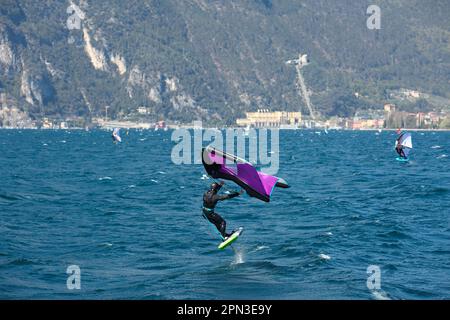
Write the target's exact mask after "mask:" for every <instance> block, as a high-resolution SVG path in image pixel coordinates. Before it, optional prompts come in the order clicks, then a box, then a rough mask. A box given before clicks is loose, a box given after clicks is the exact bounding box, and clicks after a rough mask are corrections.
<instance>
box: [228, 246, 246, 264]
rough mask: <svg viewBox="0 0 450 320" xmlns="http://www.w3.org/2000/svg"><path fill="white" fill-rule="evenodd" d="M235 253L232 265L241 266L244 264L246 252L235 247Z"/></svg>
mask: <svg viewBox="0 0 450 320" xmlns="http://www.w3.org/2000/svg"><path fill="white" fill-rule="evenodd" d="M232 248H233V251H234V260H233V262H232V263H231V264H232V265H236V264H241V263H244V262H245V260H244V250H243V249H237V248H235V247H232Z"/></svg>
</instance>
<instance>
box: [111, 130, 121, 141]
mask: <svg viewBox="0 0 450 320" xmlns="http://www.w3.org/2000/svg"><path fill="white" fill-rule="evenodd" d="M119 131H120V128H114V130H113V133H112V135H111V137H112V139H113V142H114V143H116V142H122V138H121V137H120V134H119Z"/></svg>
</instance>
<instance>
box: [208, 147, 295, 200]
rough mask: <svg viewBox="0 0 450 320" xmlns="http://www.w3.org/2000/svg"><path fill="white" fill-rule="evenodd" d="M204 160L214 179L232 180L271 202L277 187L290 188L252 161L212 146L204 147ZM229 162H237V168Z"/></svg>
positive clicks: (252, 194)
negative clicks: (257, 168) (260, 169)
mask: <svg viewBox="0 0 450 320" xmlns="http://www.w3.org/2000/svg"><path fill="white" fill-rule="evenodd" d="M202 162H203V166H204V167H205V170H206V172H207V173H208V174H209V175H210V176H211V177H212V178H214V179H225V180H231V181H233V182H235V183H236V184H238V185H239V186H240V187H241V188H243V189H244V190H245V191H246V192H247V194H248V195H250V196H251V197H255V198H258V199H260V200H262V201H265V202H269V201H270V196H271V194H272V192H273V189H274V188H275V187H280V188H289V185H288V184H287V183H286V181H284V180H283V179H281V178H278V177H275V176H271V175H268V174H265V173H262V172H259V171H257V170H256V169H255V167H253V165H252V164H251V163H250V162H247V161H245V160H244V159H241V158H238V157H236V156H234V155H231V154H228V153H225V152H223V151H220V150H217V149H215V148H213V147H211V146H208V147H206V148H203V149H202ZM227 162H228V164H230V163H231V164H236V168H234V167H231V166H230V165H227Z"/></svg>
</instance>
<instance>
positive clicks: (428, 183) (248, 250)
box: [0, 130, 450, 299]
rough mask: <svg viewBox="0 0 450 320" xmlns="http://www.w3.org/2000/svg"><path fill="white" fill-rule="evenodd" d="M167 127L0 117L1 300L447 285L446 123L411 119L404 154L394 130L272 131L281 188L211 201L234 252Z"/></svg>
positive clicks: (326, 294)
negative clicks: (263, 196)
mask: <svg viewBox="0 0 450 320" xmlns="http://www.w3.org/2000/svg"><path fill="white" fill-rule="evenodd" d="M170 135H171V132H170V131H169V132H161V131H157V132H154V131H142V132H139V131H130V133H129V135H124V134H123V140H124V142H123V143H122V144H119V145H114V144H112V142H111V139H110V132H106V131H90V132H86V131H38V130H23V131H18V130H0V177H1V180H0V298H2V299H382V298H390V299H449V298H450V223H449V214H450V210H449V207H450V170H449V169H450V157H449V156H450V133H449V132H423V133H421V132H413V143H414V147H415V149H414V150H413V153H412V160H411V161H410V162H409V163H400V162H397V161H395V153H394V151H393V144H394V140H395V133H394V132H382V133H380V134H378V133H376V132H355V131H330V132H329V134H325V133H323V132H322V133H321V134H320V135H319V134H317V133H315V132H314V131H283V132H281V134H280V170H279V173H278V175H279V176H281V177H283V178H285V179H286V180H287V181H288V183H289V184H290V185H291V188H290V189H276V190H275V191H274V194H273V197H272V201H271V202H270V203H264V202H261V201H259V200H256V199H255V198H249V197H248V196H243V197H240V198H237V199H233V200H229V201H227V202H224V203H222V204H221V205H220V206H219V207H218V212H220V213H221V214H222V215H223V216H224V217H225V218H226V219H227V221H228V224H229V225H230V227H231V228H234V227H238V226H243V227H244V228H245V232H244V234H243V235H242V237H240V238H239V240H238V242H237V243H236V245H235V249H236V251H233V250H232V249H230V248H229V249H227V250H225V251H220V250H217V249H216V246H217V245H218V243H219V239H218V238H217V235H216V234H215V233H213V232H212V231H211V227H210V226H209V225H208V224H207V223H206V221H205V220H204V219H203V218H202V217H201V213H200V206H201V198H202V193H203V192H204V190H205V188H206V186H208V185H209V184H210V182H211V180H202V179H201V178H202V175H203V174H204V170H203V167H202V166H201V165H174V164H172V162H171V160H170V154H171V150H172V147H173V146H174V143H173V142H172V141H171V139H170ZM69 265H78V266H79V267H80V268H81V290H68V289H67V287H66V280H67V277H68V275H67V274H66V268H67V267H68V266H69ZM369 265H376V266H379V268H380V270H381V278H380V279H381V288H380V289H379V290H375V291H373V290H369V289H368V287H367V278H368V274H367V268H368V266H369Z"/></svg>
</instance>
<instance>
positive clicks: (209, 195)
mask: <svg viewBox="0 0 450 320" xmlns="http://www.w3.org/2000/svg"><path fill="white" fill-rule="evenodd" d="M223 185H224V182H223V181H221V182H220V183H216V182H214V183H213V184H211V187H210V188H209V190H208V191H206V192H205V193H204V194H203V216H204V217H205V218H206V219H207V220H208V221H209V222H211V223H212V224H214V225H215V226H216V228H217V230H218V231H219V232H220V234H221V235H222V237H223V238H224V239H226V238H228V237H229V236H231V235H232V234H233V232H232V233H227V232H226V227H227V223H226V221H225V220H224V219H223V218H222V217H221V216H220V215H219V214H218V213H217V212H215V211H214V209H215V207H216V205H217V202H219V201H222V200H226V199H231V198H235V197H237V196H239V195H241V194H242V193H243V192H244V191H243V190H241V192H232V193H229V194H222V195H219V194H218V192H219V190H220V188H222V186H223Z"/></svg>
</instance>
